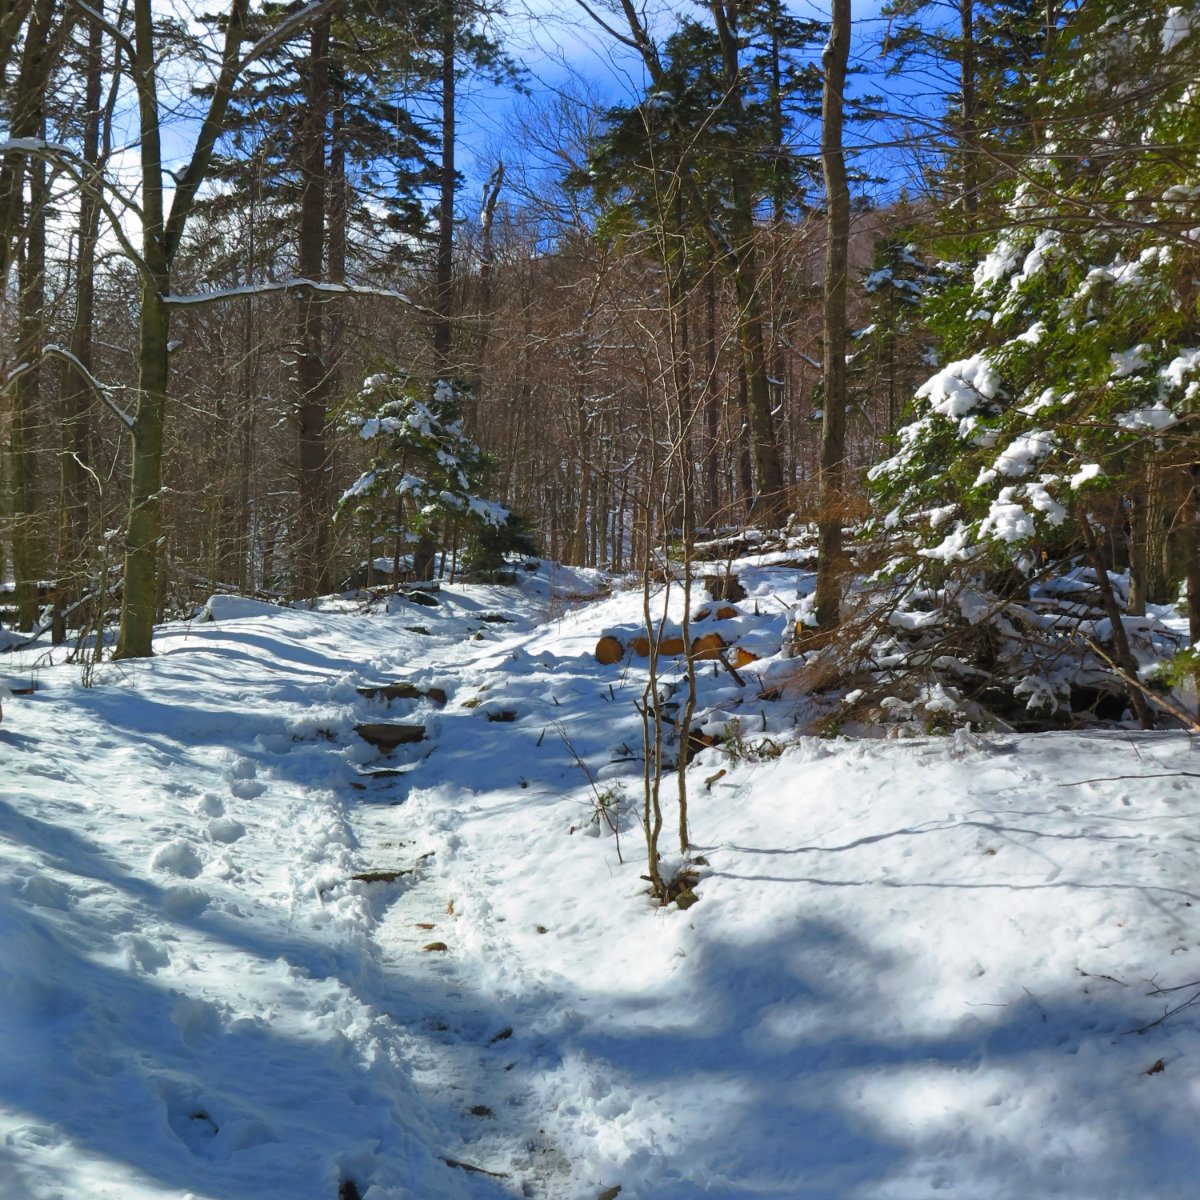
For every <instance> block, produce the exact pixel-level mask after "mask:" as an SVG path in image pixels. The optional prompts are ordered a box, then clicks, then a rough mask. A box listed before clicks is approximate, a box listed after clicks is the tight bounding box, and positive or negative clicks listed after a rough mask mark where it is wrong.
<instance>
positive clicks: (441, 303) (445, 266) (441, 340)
mask: <svg viewBox="0 0 1200 1200" xmlns="http://www.w3.org/2000/svg"><path fill="white" fill-rule="evenodd" d="M454 5H455V0H442V29H441V35H442V42H441V52H442V169H441V174H440V178H439V189H440V191H439V196H438V243H437V264H436V279H435V284H434V286H435V298H434V312H435V313H436V314H437V318H436V320H435V322H434V327H433V354H434V358H435V360H436V362H437V369H438V371H439V372H441V373H443V374H448V373H449V370H450V347H451V340H452V339H451V327H450V315H451V306H452V296H451V287H452V285H453V276H454V183H455V176H454V139H455V129H454V103H455V96H454V91H455V88H454V85H455V78H454V48H455V36H454V35H455V31H456V29H455V26H456V15H457V14H456V13H455V11H454Z"/></svg>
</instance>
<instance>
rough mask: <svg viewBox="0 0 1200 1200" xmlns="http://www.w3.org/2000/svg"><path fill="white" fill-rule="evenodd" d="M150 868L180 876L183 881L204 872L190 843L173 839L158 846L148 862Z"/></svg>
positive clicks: (201, 863)
mask: <svg viewBox="0 0 1200 1200" xmlns="http://www.w3.org/2000/svg"><path fill="white" fill-rule="evenodd" d="M150 868H151V870H154V871H165V872H167V873H168V874H171V875H181V876H182V877H183V878H184V879H195V878H196V876H197V875H199V874H200V872H201V871H203V870H204V860H203V859H202V858H201V857H200V855H199V854H198V853H197V852H196V848H195V847H194V846H193V845H192V844H191V843H190V842H185V841H184V840H183V838H175V839H174V840H173V841H170V842H167V843H166V844H165V845H162V846H159V848H158V849H157V850H156V851H155V852H154V857H153V858H151V860H150Z"/></svg>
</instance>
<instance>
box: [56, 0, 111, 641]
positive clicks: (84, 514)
mask: <svg viewBox="0 0 1200 1200" xmlns="http://www.w3.org/2000/svg"><path fill="white" fill-rule="evenodd" d="M93 7H94V8H95V9H96V11H97V12H98V13H100V14H101V15H103V12H104V0H95V4H94V5H93ZM102 39H103V34H102V31H101V28H100V25H99V24H98V23H96V22H93V23H92V25H91V28H90V30H89V33H88V52H87V68H86V70H87V78H86V82H85V84H84V105H85V109H86V111H85V113H84V125H83V161H84V162H85V163H87V164H88V165H89V166H90V167H96V166H97V165H98V164H99V161H100V122H101V114H100V104H101V96H102V88H103V69H102V68H103V62H102V48H103V40H102ZM99 229H100V204H99V201H98V200H97V198H96V197H95V196H94V195H93V194H92V193H91V192H90V191H88V192H83V193H82V194H81V195H80V198H79V225H78V238H79V243H78V245H79V266H78V269H77V271H76V274H75V319H74V321H73V323H72V325H71V353H72V355H74V357H75V358H76V359H77V360H78V361H79V362H80V363H82V364H83V367H84V368H85V369H86V370H87V371H88V372H89V373H94V371H93V368H94V361H93V353H92V350H93V347H92V329H93V325H94V323H95V309H96V264H95V258H96V241H97V237H98V235H99ZM92 400H93V397H92V392H91V388H90V387H89V386H88V383H87V380H86V379H85V378H84V377H83V375H82V373H81V372H80V371H79V369H78V368H77V367H76V366H75V364H74V363H70V362H69V363H67V364H66V365H65V369H64V371H63V378H62V389H61V393H60V401H59V421H60V425H61V432H62V443H61V453H60V458H59V463H60V466H59V496H60V500H59V503H60V510H61V512H60V518H59V536H58V568H57V571H56V575H57V581H58V589H57V592H58V596H57V600H56V607H57V609H58V611H61V610H62V609H64V608H65V607H67V606H68V605H69V604H71V603H73V602H74V600H75V599H77V598H78V596H79V594H80V592H81V588H82V582H83V573H84V570H85V560H86V547H87V541H88V528H89V524H90V513H89V505H88V475H87V471H88V467H89V465H90V461H91V421H90V416H89V414H90V410H91V404H92ZM59 633H61V634H62V635H63V636H65V630H60V629H58V628H57V627H56V636H57V635H58V634H59Z"/></svg>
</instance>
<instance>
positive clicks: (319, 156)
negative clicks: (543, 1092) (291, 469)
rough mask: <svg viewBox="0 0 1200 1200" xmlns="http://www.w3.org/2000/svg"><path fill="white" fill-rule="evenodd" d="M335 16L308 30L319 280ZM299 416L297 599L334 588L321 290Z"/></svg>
mask: <svg viewBox="0 0 1200 1200" xmlns="http://www.w3.org/2000/svg"><path fill="white" fill-rule="evenodd" d="M329 25H330V22H329V18H328V17H323V18H322V19H321V20H319V21H317V22H316V24H314V25H313V27H312V29H311V30H310V31H309V53H308V62H307V68H308V112H307V114H306V120H305V125H304V182H303V186H302V188H301V192H300V240H299V245H298V247H297V269H298V271H299V273H300V277H301V278H302V279H311V280H313V281H317V280H320V279H321V278H322V274H323V264H324V254H325V206H326V193H327V172H326V165H325V149H326V136H327V125H328V121H329ZM296 305H297V312H296V341H297V343H298V353H297V361H296V391H297V396H296V419H297V425H298V448H297V450H298V457H297V464H296V486H297V492H298V493H299V496H298V503H297V512H296V521H297V530H296V538H295V546H296V564H295V573H294V577H293V581H292V591H293V595H294V596H295V597H296V598H297V599H299V598H301V597H310V596H317V595H320V594H321V593H322V592H327V591H328V590H329V580H330V573H329V543H330V528H329V526H330V507H331V506H330V503H329V484H328V473H327V470H326V468H327V465H328V457H329V453H328V447H327V445H326V441H325V417H326V411H327V399H328V384H329V372H328V370H327V367H326V363H325V358H324V353H323V349H324V346H323V338H322V332H323V330H322V325H323V320H322V318H323V308H324V304H323V302H322V299H321V297H320V296H319V295H318V294H317V293H316V292H315V291H304V292H301V293H300V295H299V296H298V297H297V301H296Z"/></svg>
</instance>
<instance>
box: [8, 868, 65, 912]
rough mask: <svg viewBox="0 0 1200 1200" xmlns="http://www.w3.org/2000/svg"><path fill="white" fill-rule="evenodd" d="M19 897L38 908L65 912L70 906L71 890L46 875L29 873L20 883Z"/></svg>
mask: <svg viewBox="0 0 1200 1200" xmlns="http://www.w3.org/2000/svg"><path fill="white" fill-rule="evenodd" d="M20 896H21V899H22V900H24V901H26V902H27V903H29V904H36V905H37V907H38V908H57V909H58V910H59V911H60V912H66V911H67V909H68V908H70V907H71V890H70V888H67V887H64V886H63V885H62V884H61V883H59V882H58V880H56V879H51V878H50V877H49V876H48V875H31V876H30V877H29V878H28V879H26V880H25V882H24V883H23V884H21V891H20Z"/></svg>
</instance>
